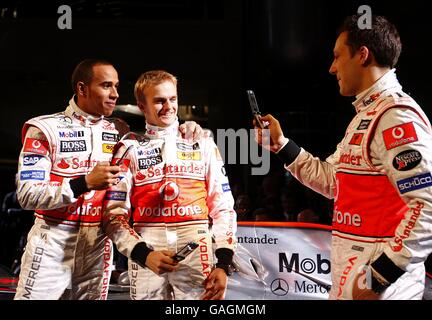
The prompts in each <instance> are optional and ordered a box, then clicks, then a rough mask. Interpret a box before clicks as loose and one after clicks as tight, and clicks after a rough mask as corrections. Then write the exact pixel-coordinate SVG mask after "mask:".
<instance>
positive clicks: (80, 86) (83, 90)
mask: <svg viewBox="0 0 432 320" xmlns="http://www.w3.org/2000/svg"><path fill="white" fill-rule="evenodd" d="M77 93H78V95H80V96H83V97H86V96H87V90H86V85H85V83H84V82H82V81H79V82H78V83H77Z"/></svg>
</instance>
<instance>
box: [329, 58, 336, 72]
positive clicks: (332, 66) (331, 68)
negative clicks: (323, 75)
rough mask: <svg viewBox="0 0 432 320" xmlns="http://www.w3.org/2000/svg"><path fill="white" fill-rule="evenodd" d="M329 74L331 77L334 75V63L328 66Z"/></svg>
mask: <svg viewBox="0 0 432 320" xmlns="http://www.w3.org/2000/svg"><path fill="white" fill-rule="evenodd" d="M329 72H330V74H332V75H336V67H335V63H334V61H333V62H332V64H331V66H330V69H329Z"/></svg>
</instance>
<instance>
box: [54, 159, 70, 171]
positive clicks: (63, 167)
mask: <svg viewBox="0 0 432 320" xmlns="http://www.w3.org/2000/svg"><path fill="white" fill-rule="evenodd" d="M57 167H59V168H60V169H67V168H69V167H70V165H68V163H67V162H66V161H65V159H62V160H61V161H60V162H59V163H58V164H57Z"/></svg>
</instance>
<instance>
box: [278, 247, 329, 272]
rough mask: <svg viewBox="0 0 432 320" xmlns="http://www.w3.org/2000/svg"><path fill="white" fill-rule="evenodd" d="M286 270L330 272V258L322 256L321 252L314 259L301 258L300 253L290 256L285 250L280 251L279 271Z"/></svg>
mask: <svg viewBox="0 0 432 320" xmlns="http://www.w3.org/2000/svg"><path fill="white" fill-rule="evenodd" d="M284 271H286V272H297V273H298V272H303V273H305V274H311V273H315V272H316V273H318V274H328V273H330V260H328V259H325V258H322V257H321V255H320V254H317V255H316V257H314V259H312V258H303V259H301V258H300V255H299V254H298V253H293V254H292V255H291V257H290V256H289V254H288V255H287V254H286V253H285V252H279V272H284Z"/></svg>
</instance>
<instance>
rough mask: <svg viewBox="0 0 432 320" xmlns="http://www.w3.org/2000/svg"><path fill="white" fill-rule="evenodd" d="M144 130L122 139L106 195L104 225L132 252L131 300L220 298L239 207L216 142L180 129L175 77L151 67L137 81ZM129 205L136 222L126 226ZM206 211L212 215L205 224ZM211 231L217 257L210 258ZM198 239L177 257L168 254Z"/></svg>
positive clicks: (121, 248) (118, 243)
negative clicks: (114, 179) (191, 137)
mask: <svg viewBox="0 0 432 320" xmlns="http://www.w3.org/2000/svg"><path fill="white" fill-rule="evenodd" d="M135 97H136V98H137V102H138V106H139V107H140V109H141V110H142V111H143V114H144V116H145V118H146V132H145V134H144V135H143V136H138V137H135V138H133V139H132V138H131V139H125V140H122V141H121V142H120V143H119V148H118V151H117V152H116V153H115V155H114V158H113V161H114V163H116V161H118V159H120V158H121V157H122V155H123V154H124V153H125V151H126V150H127V149H128V148H129V147H130V146H132V147H131V149H129V150H131V151H130V152H129V153H128V155H126V156H125V160H124V162H123V164H122V173H121V177H120V180H119V183H118V184H117V185H116V186H113V187H112V188H111V189H110V190H108V191H107V194H106V204H105V207H106V209H105V213H104V228H105V231H106V233H107V235H109V237H110V238H111V239H112V240H113V241H114V243H115V244H116V246H117V248H118V249H119V251H120V252H122V253H123V254H124V255H126V256H127V257H128V258H130V259H129V278H130V282H131V287H130V294H131V298H132V299H200V298H201V299H223V298H224V296H225V291H226V287H227V275H228V274H229V273H230V268H231V264H232V258H233V250H234V245H235V231H236V214H235V211H234V210H233V206H234V200H233V197H232V195H231V191H230V186H229V182H228V178H227V177H226V173H225V169H224V164H223V161H222V159H221V157H220V154H219V151H218V149H217V146H216V144H215V143H214V141H213V140H212V139H211V138H209V137H203V138H201V139H199V140H198V141H196V142H190V141H188V140H186V139H183V138H182V137H181V136H179V135H178V134H177V131H178V130H177V128H178V121H177V109H178V104H177V80H176V78H175V77H174V76H173V75H171V74H169V73H167V72H165V71H149V72H146V73H144V74H142V75H141V76H140V78H139V79H138V81H137V83H136V84H135ZM131 209H132V210H133V212H132V218H133V223H134V224H133V229H132V228H130V227H129V224H128V221H129V213H130V211H131ZM209 218H210V219H211V221H212V228H211V231H210V230H209ZM212 235H213V236H214V241H215V246H216V250H215V255H216V257H217V259H218V260H217V263H216V264H215V266H214V263H213V247H214V245H213V244H212ZM189 242H195V243H197V244H198V247H197V249H195V250H194V251H193V252H192V253H191V254H190V255H189V256H187V257H186V259H184V260H183V261H180V262H179V263H177V262H176V261H175V260H174V259H173V256H174V254H175V253H176V252H177V251H179V250H180V249H181V248H182V247H183V246H185V245H186V244H187V243H189Z"/></svg>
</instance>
